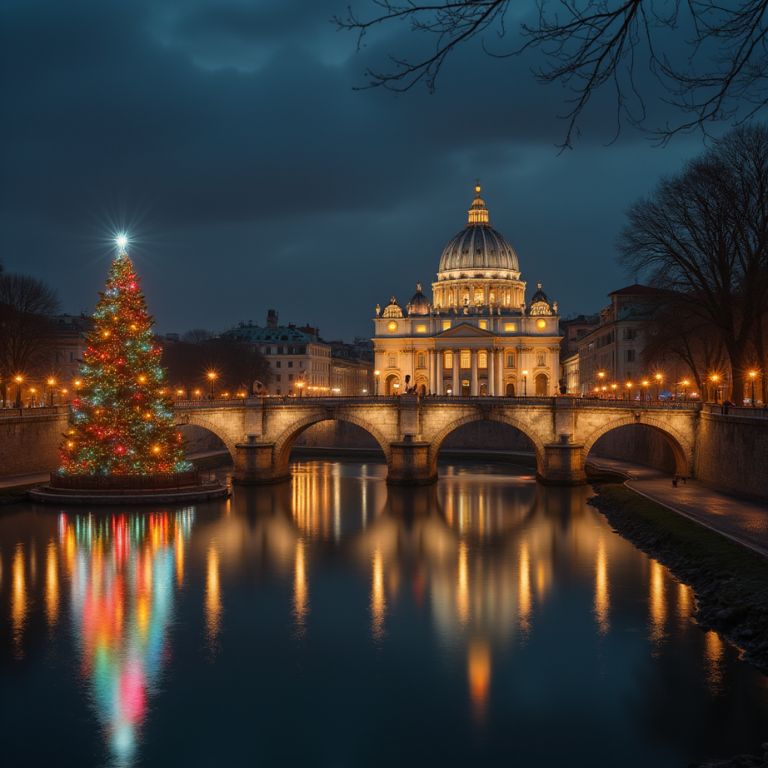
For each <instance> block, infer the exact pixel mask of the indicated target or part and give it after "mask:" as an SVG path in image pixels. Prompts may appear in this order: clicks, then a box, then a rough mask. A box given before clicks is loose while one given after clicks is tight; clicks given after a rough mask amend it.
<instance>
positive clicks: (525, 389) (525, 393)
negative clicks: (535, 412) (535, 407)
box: [523, 370, 528, 397]
mask: <svg viewBox="0 0 768 768" xmlns="http://www.w3.org/2000/svg"><path fill="white" fill-rule="evenodd" d="M523 397H528V371H527V370H525V371H523Z"/></svg>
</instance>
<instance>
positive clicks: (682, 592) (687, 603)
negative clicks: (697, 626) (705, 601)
mask: <svg viewBox="0 0 768 768" xmlns="http://www.w3.org/2000/svg"><path fill="white" fill-rule="evenodd" d="M692 606H693V590H692V589H691V588H690V587H689V586H688V585H687V584H683V582H682V581H680V582H678V584H677V617H678V619H679V620H680V622H679V623H680V626H681V627H686V626H688V624H689V623H690V619H691V609H692Z"/></svg>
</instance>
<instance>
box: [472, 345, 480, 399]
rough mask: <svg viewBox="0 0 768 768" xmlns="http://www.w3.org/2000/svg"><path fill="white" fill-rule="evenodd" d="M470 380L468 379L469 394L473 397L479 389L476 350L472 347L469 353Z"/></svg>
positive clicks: (477, 393) (478, 392)
mask: <svg viewBox="0 0 768 768" xmlns="http://www.w3.org/2000/svg"><path fill="white" fill-rule="evenodd" d="M469 355H470V380H469V394H470V395H472V397H475V396H477V395H479V394H480V390H479V387H478V383H477V350H476V349H473V350H472V351H471V352H470V353H469Z"/></svg>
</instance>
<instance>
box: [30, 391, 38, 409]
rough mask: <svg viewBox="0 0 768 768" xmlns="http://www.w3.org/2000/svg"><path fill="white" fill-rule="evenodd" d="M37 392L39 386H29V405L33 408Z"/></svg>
mask: <svg viewBox="0 0 768 768" xmlns="http://www.w3.org/2000/svg"><path fill="white" fill-rule="evenodd" d="M36 394H37V388H36V387H30V388H29V407H30V408H31V407H32V406H33V405H35V400H36V398H35V395H36Z"/></svg>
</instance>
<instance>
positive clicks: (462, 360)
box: [459, 349, 470, 368]
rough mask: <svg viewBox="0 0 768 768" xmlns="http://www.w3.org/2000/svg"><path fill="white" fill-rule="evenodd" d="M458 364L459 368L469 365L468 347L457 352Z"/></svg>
mask: <svg viewBox="0 0 768 768" xmlns="http://www.w3.org/2000/svg"><path fill="white" fill-rule="evenodd" d="M459 355H460V357H459V365H460V367H461V368H469V367H470V361H469V359H470V358H469V350H468V349H462V350H461V352H460V353H459Z"/></svg>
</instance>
